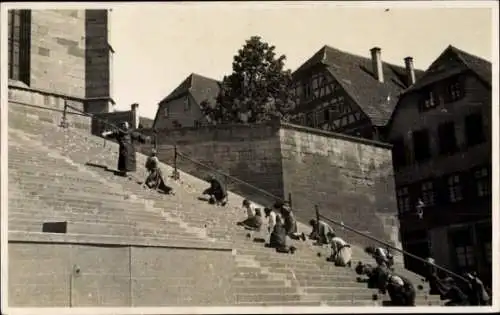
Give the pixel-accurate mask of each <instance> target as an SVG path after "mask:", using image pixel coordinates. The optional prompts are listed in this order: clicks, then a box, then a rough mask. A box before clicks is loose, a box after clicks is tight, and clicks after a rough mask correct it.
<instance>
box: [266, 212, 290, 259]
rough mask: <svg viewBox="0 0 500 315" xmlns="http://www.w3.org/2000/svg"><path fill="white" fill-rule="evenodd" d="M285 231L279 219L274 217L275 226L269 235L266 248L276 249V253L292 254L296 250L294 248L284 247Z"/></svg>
mask: <svg viewBox="0 0 500 315" xmlns="http://www.w3.org/2000/svg"><path fill="white" fill-rule="evenodd" d="M286 237H287V235H286V229H285V226H284V224H283V222H282V221H281V217H280V216H277V217H276V224H275V225H274V229H273V231H272V233H271V236H270V238H269V244H268V245H267V247H271V248H274V249H276V251H277V252H279V253H291V254H293V253H294V252H295V250H296V248H295V247H293V246H290V247H288V246H287V245H286Z"/></svg>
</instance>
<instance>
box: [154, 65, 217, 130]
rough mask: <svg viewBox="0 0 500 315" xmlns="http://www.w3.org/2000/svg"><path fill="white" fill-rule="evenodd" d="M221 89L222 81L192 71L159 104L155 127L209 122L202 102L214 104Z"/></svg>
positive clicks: (175, 126) (172, 127) (183, 125)
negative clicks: (203, 110) (202, 107)
mask: <svg viewBox="0 0 500 315" xmlns="http://www.w3.org/2000/svg"><path fill="white" fill-rule="evenodd" d="M219 91H220V82H218V81H217V80H214V79H211V78H207V77H204V76H201V75H198V74H195V73H192V74H191V75H189V76H188V77H187V78H186V79H185V80H184V81H183V82H182V83H181V84H180V85H179V86H178V87H177V88H175V89H174V90H173V91H172V92H171V93H170V94H169V95H168V96H167V97H165V98H164V99H163V100H162V101H161V102H160V103H159V104H158V111H157V112H156V117H155V120H154V123H153V128H154V129H158V130H160V129H176V128H181V127H196V126H199V125H204V124H206V123H208V119H207V117H206V116H205V115H204V114H203V112H202V109H201V106H202V103H203V102H207V103H208V104H214V103H215V101H216V98H217V96H218V94H219Z"/></svg>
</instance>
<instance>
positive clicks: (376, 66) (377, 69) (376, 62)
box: [370, 47, 384, 83]
mask: <svg viewBox="0 0 500 315" xmlns="http://www.w3.org/2000/svg"><path fill="white" fill-rule="evenodd" d="M370 52H371V53H372V70H373V73H374V74H375V78H376V79H377V80H378V82H380V83H384V71H383V70H382V69H383V68H382V58H381V57H380V55H381V49H380V48H379V47H373V48H372V49H370Z"/></svg>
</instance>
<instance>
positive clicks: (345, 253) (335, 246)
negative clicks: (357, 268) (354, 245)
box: [328, 233, 352, 267]
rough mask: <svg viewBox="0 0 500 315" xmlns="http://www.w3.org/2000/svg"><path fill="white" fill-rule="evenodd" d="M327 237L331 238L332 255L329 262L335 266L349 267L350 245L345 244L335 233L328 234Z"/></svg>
mask: <svg viewBox="0 0 500 315" xmlns="http://www.w3.org/2000/svg"><path fill="white" fill-rule="evenodd" d="M328 237H329V238H331V244H332V255H331V256H330V258H329V261H332V262H333V263H335V266H340V267H345V266H348V267H351V257H352V250H351V245H349V244H347V242H346V241H344V240H343V239H342V238H340V237H338V236H336V235H335V233H330V234H329V235H328Z"/></svg>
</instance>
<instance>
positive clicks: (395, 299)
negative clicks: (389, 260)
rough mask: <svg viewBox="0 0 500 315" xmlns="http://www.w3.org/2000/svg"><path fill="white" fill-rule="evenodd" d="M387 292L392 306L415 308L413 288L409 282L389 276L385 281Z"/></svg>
mask: <svg viewBox="0 0 500 315" xmlns="http://www.w3.org/2000/svg"><path fill="white" fill-rule="evenodd" d="M387 292H388V293H389V297H390V298H391V304H392V305H393V306H415V296H416V292H415V287H414V286H413V284H412V283H411V282H410V280H408V279H406V278H404V277H402V276H398V275H395V274H393V275H390V276H389V278H388V281H387Z"/></svg>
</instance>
